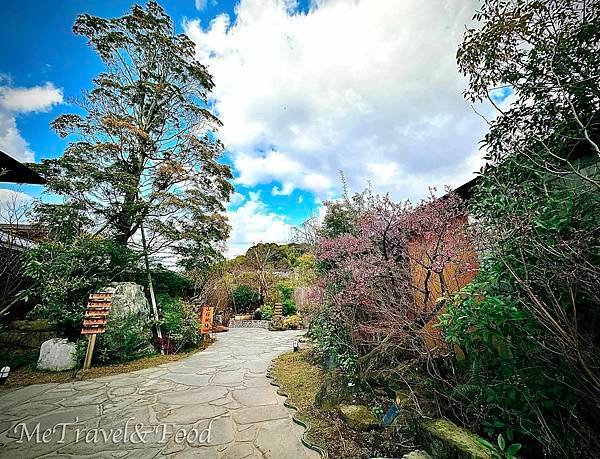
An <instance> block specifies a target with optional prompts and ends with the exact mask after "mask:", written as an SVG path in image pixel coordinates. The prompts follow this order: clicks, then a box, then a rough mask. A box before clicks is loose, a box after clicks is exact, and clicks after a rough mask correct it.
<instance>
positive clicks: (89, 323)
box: [81, 292, 113, 335]
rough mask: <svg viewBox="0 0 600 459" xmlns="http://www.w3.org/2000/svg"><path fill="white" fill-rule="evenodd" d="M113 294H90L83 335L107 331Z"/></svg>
mask: <svg viewBox="0 0 600 459" xmlns="http://www.w3.org/2000/svg"><path fill="white" fill-rule="evenodd" d="M112 296H113V294H112V293H111V292H97V293H92V294H91V295H90V299H89V301H88V307H87V310H86V311H85V316H84V319H83V328H82V330H81V334H82V335H95V334H98V333H104V332H105V331H106V322H108V314H109V313H110V306H111V305H112Z"/></svg>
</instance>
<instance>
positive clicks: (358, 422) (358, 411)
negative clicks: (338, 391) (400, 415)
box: [338, 405, 379, 430]
mask: <svg viewBox="0 0 600 459" xmlns="http://www.w3.org/2000/svg"><path fill="white" fill-rule="evenodd" d="M338 411H339V413H340V417H341V418H342V419H343V420H344V422H345V423H346V424H348V427H350V428H351V429H354V430H371V429H374V428H376V427H378V426H379V421H378V420H377V418H376V417H375V416H374V415H373V413H371V411H370V410H369V409H368V408H367V407H366V406H364V405H340V406H339V407H338Z"/></svg>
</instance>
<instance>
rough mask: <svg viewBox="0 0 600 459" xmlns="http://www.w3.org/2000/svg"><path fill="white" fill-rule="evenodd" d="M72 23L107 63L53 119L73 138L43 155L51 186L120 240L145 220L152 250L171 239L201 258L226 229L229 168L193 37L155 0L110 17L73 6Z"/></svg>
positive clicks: (215, 249)
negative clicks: (72, 110)
mask: <svg viewBox="0 0 600 459" xmlns="http://www.w3.org/2000/svg"><path fill="white" fill-rule="evenodd" d="M73 31H74V33H76V34H77V35H82V36H84V37H86V38H87V39H88V43H89V45H90V46H91V47H92V48H93V49H94V50H95V51H96V52H97V53H98V56H99V57H100V59H101V60H102V61H103V63H104V64H105V66H106V70H105V71H104V72H102V73H101V74H100V75H98V77H97V78H95V79H94V80H93V89H92V90H91V91H90V92H88V93H86V94H84V97H83V98H82V99H81V100H79V101H77V105H78V106H79V107H80V109H81V110H82V111H83V114H82V115H79V114H65V115H62V116H60V117H58V118H57V119H56V120H54V121H53V122H52V127H53V128H54V129H55V130H56V132H57V133H58V134H59V135H60V136H61V137H65V136H67V135H74V136H75V140H74V141H72V142H71V143H70V144H69V146H68V147H67V149H66V150H65V152H64V155H63V156H62V157H61V158H59V159H55V160H44V161H43V164H42V167H41V169H42V171H43V172H44V174H45V175H46V176H47V178H48V189H49V191H51V192H54V193H56V194H58V195H61V196H64V197H65V199H66V201H67V202H68V203H71V204H75V205H80V206H82V208H84V209H85V210H86V211H87V213H88V214H89V216H90V217H91V218H93V220H94V221H95V223H96V231H97V232H104V233H106V234H108V235H110V236H111V237H112V238H114V240H115V241H116V242H117V243H119V244H127V243H129V244H135V243H136V242H137V239H136V238H134V235H136V234H137V233H138V231H139V230H140V229H146V233H147V234H146V235H147V237H148V245H149V247H151V249H152V250H153V251H155V252H156V251H158V250H164V249H165V248H166V247H170V248H172V249H173V250H174V251H175V253H178V254H181V255H184V256H185V260H186V261H187V263H188V264H189V263H191V262H190V260H191V259H193V258H194V255H195V254H197V255H198V256H199V258H200V259H201V260H202V262H203V263H208V261H209V260H211V259H213V258H215V257H217V256H218V253H219V248H220V247H219V243H220V242H221V241H223V240H224V239H225V238H226V237H227V234H228V231H229V227H228V225H227V221H226V218H225V217H224V216H223V214H222V212H223V211H224V210H225V209H224V205H223V203H224V202H225V201H227V200H228V199H229V196H230V193H231V192H232V186H231V184H230V183H229V182H228V179H230V178H231V177H232V176H231V171H230V169H229V167H228V166H226V165H223V164H220V163H219V162H218V159H219V157H220V155H221V153H222V145H221V143H220V142H219V141H218V140H217V139H216V137H215V135H214V133H213V131H214V129H216V128H217V127H218V126H219V125H220V122H219V120H218V119H217V118H216V117H215V116H214V115H213V114H212V113H211V111H210V107H209V100H208V98H209V92H210V90H211V89H212V88H213V86H214V84H213V81H212V77H211V76H210V74H209V73H208V71H207V69H206V68H205V67H204V66H203V65H202V64H201V63H200V62H198V61H197V60H196V58H195V55H194V45H193V43H192V41H191V40H189V39H188V38H187V37H186V36H185V35H176V34H175V33H174V31H173V23H172V21H171V19H170V17H169V16H168V15H167V14H166V13H165V11H164V10H163V9H162V8H161V7H160V6H159V5H158V4H157V3H156V2H149V3H148V5H147V6H146V7H145V8H144V7H141V6H138V5H134V6H133V7H132V9H131V11H130V13H129V14H127V15H125V16H123V17H119V18H114V19H104V18H100V17H94V16H90V15H88V14H83V15H80V16H78V17H77V19H76V21H75V24H74V26H73Z"/></svg>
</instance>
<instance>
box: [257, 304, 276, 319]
mask: <svg viewBox="0 0 600 459" xmlns="http://www.w3.org/2000/svg"><path fill="white" fill-rule="evenodd" d="M273 314H275V311H274V310H273V306H269V305H266V304H265V305H264V306H262V307H261V308H260V318H261V320H271V319H272V318H273Z"/></svg>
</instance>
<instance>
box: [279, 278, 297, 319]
mask: <svg viewBox="0 0 600 459" xmlns="http://www.w3.org/2000/svg"><path fill="white" fill-rule="evenodd" d="M277 289H278V290H279V299H280V301H281V312H282V313H283V315H284V316H291V315H294V314H296V312H297V311H298V308H297V307H296V303H294V289H293V288H292V287H291V286H289V285H288V284H286V283H283V282H282V283H280V284H277Z"/></svg>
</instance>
